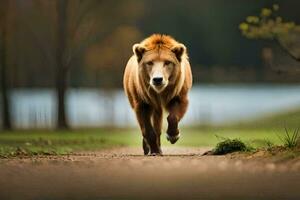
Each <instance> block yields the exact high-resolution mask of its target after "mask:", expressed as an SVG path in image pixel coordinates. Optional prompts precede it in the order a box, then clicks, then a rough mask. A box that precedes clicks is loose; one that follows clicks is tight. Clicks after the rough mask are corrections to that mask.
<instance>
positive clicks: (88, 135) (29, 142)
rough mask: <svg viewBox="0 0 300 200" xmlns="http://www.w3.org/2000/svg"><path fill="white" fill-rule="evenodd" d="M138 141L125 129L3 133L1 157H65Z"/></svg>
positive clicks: (1, 134)
mask: <svg viewBox="0 0 300 200" xmlns="http://www.w3.org/2000/svg"><path fill="white" fill-rule="evenodd" d="M137 139H138V137H135V135H134V134H133V132H132V131H129V130H125V129H124V130H117V129H112V130H111V129H99V130H98V129H97V130H96V129H91V130H74V131H37V130H35V131H13V132H2V133H0V156H1V157H7V156H21V155H62V154H69V153H72V152H76V151H93V150H98V149H103V148H108V147H112V146H127V145H134V144H135V143H136V142H137Z"/></svg>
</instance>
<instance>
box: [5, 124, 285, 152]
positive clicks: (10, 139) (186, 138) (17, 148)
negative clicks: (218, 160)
mask: <svg viewBox="0 0 300 200" xmlns="http://www.w3.org/2000/svg"><path fill="white" fill-rule="evenodd" d="M181 133H182V138H181V139H180V140H179V141H178V142H177V143H176V144H175V145H176V146H193V147H213V146H215V145H216V144H217V143H218V142H220V140H219V139H218V138H216V137H215V135H220V136H222V137H226V138H239V139H241V140H242V141H244V142H246V143H249V144H251V146H254V147H261V146H265V145H266V142H265V141H266V140H268V141H270V142H272V143H274V144H280V142H281V141H280V139H279V138H278V137H277V135H276V134H275V133H274V132H273V131H271V130H262V129H260V130H253V129H250V130H246V129H243V130H239V129H234V128H233V129H219V128H205V129H194V128H192V129H190V128H183V129H182V130H181ZM164 136H165V135H164V134H163V135H162V137H161V140H162V145H163V146H172V145H171V144H170V143H169V142H168V141H167V140H166V139H165V137H164ZM141 141H142V138H141V134H140V132H139V130H138V129H87V130H73V131H46V130H45V131H38V130H35V131H21V130H20V131H13V132H2V133H0V156H1V157H7V156H22V155H29V156H30V155H62V154H69V153H72V152H78V151H93V150H99V149H103V148H109V147H115V146H138V147H141Z"/></svg>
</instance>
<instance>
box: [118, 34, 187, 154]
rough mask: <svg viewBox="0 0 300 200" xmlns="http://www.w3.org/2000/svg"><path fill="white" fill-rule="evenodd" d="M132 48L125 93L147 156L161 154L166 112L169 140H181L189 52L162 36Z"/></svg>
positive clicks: (147, 39)
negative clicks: (165, 113) (179, 126)
mask: <svg viewBox="0 0 300 200" xmlns="http://www.w3.org/2000/svg"><path fill="white" fill-rule="evenodd" d="M132 49H133V55H132V56H131V58H130V59H129V61H128V63H127V65H126V68H125V72H124V78H123V86H124V90H125V93H126V95H127V97H128V100H129V103H130V105H131V107H132V109H133V110H134V112H135V114H136V118H137V121H138V124H139V126H140V129H141V132H142V136H143V150H144V155H149V154H150V155H162V150H161V143H160V135H161V129H162V119H163V112H164V111H166V112H167V113H168V117H167V122H168V127H167V135H166V136H167V140H168V141H169V142H170V143H171V144H174V143H176V141H177V140H178V139H179V138H180V133H179V129H178V123H179V122H180V120H181V119H182V118H183V116H184V114H185V113H186V111H187V108H188V102H189V100H188V92H189V90H190V89H191V87H192V71H191V66H190V63H189V59H188V55H187V50H186V47H185V45H183V44H181V43H179V42H177V41H176V40H175V39H174V38H172V37H171V36H169V35H163V34H153V35H151V36H150V37H148V38H146V39H144V40H143V41H142V42H141V43H138V44H134V45H133V47H132Z"/></svg>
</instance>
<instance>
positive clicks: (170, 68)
mask: <svg viewBox="0 0 300 200" xmlns="http://www.w3.org/2000/svg"><path fill="white" fill-rule="evenodd" d="M133 48H134V52H135V54H136V55H137V59H138V63H139V73H140V75H141V76H142V77H143V79H144V81H146V83H147V84H149V86H150V87H152V88H153V90H154V91H156V92H157V93H161V92H162V91H163V90H164V89H165V88H166V87H167V86H168V85H171V84H175V82H176V80H177V79H178V78H179V76H180V74H181V56H182V54H183V51H184V46H183V45H182V44H180V45H179V46H176V47H174V48H173V49H167V48H160V49H154V50H150V51H146V50H145V48H143V47H142V46H140V45H139V44H136V45H135V46H134V47H133Z"/></svg>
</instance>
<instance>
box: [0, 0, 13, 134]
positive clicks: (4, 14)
mask: <svg viewBox="0 0 300 200" xmlns="http://www.w3.org/2000/svg"><path fill="white" fill-rule="evenodd" d="M1 4H2V5H1V9H0V37H1V38H0V67H1V69H0V73H1V83H0V84H1V101H2V121H3V122H2V126H3V129H5V130H10V129H11V128H12V125H11V116H10V101H9V92H8V83H7V77H8V76H7V69H8V68H7V27H8V26H7V24H8V23H7V20H8V8H9V0H6V1H2V2H1Z"/></svg>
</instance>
